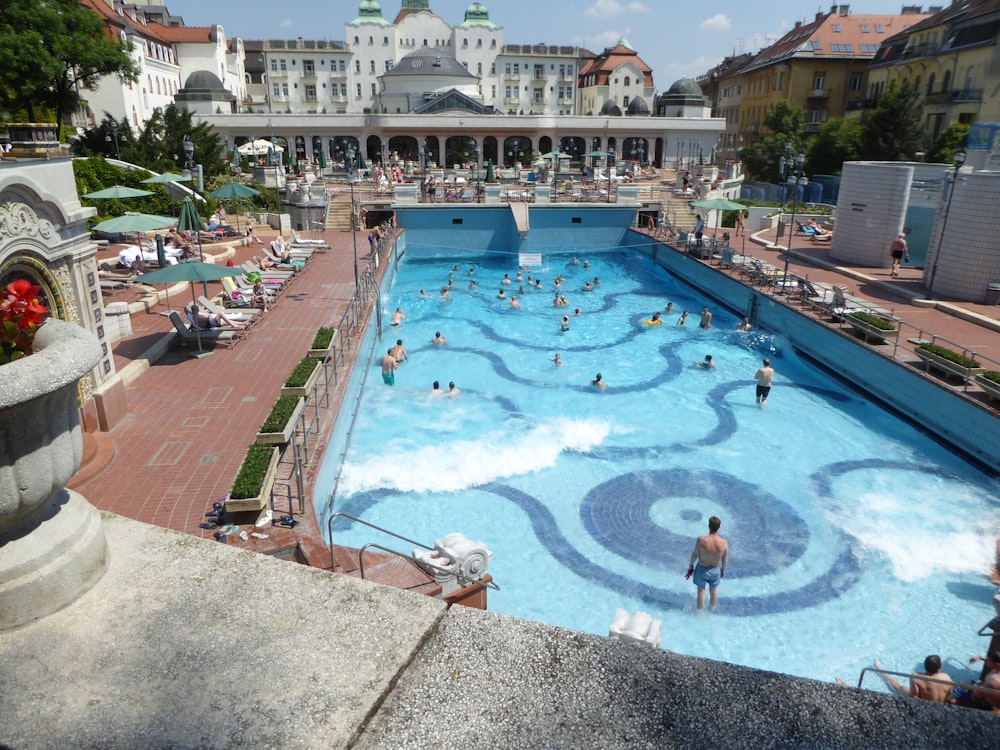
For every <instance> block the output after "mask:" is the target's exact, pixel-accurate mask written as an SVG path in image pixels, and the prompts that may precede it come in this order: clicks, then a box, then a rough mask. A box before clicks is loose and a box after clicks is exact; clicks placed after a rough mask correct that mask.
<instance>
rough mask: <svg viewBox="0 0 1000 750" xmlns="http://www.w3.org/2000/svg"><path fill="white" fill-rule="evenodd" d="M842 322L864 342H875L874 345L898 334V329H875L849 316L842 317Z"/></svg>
mask: <svg viewBox="0 0 1000 750" xmlns="http://www.w3.org/2000/svg"><path fill="white" fill-rule="evenodd" d="M844 321H846V322H847V323H848V324H849V325H850V326H851V328H853V329H854V330H855V331H857V332H858V333H860V334H861V336H862V337H863V338H864V340H865V341H866V342H870V341H875V342H876V343H879V344H884V343H885V342H886V339H890V338H895V336H896V334H898V333H899V329H898V328H890V329H888V330H883V329H881V328H876V327H875V326H873V325H871V324H869V323H866V322H865V321H863V320H858V319H857V318H855V317H854V316H853V315H849V314H848V315H845V316H844Z"/></svg>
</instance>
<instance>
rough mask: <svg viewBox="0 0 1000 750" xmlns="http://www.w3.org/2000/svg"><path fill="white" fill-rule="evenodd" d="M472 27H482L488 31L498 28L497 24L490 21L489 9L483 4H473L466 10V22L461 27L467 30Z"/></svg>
mask: <svg viewBox="0 0 1000 750" xmlns="http://www.w3.org/2000/svg"><path fill="white" fill-rule="evenodd" d="M471 26H481V27H484V28H487V29H495V28H497V26H496V24H495V23H493V22H492V21H490V11H489V8H487V7H486V6H485V5H483V4H482V3H473V4H472V5H470V6H469V7H468V8H466V9H465V20H464V21H463V22H462V26H461V27H462V28H463V29H467V28H469V27H471Z"/></svg>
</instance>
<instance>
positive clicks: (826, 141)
mask: <svg viewBox="0 0 1000 750" xmlns="http://www.w3.org/2000/svg"><path fill="white" fill-rule="evenodd" d="M863 131H864V128H863V126H862V124H861V121H860V120H857V119H850V120H830V121H829V122H827V123H825V124H824V125H823V127H822V128H821V129H820V131H819V135H817V136H816V138H814V139H813V141H812V142H811V143H810V144H809V154H808V158H807V160H806V172H807V173H808V174H840V172H841V171H842V169H843V166H844V162H845V161H855V160H857V159H858V157H859V156H860V155H861V136H862V133H863Z"/></svg>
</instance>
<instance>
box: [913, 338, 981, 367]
mask: <svg viewBox="0 0 1000 750" xmlns="http://www.w3.org/2000/svg"><path fill="white" fill-rule="evenodd" d="M920 348H921V349H923V350H924V351H927V352H930V353H931V354H936V355H937V356H939V357H940V358H941V359H946V360H948V361H949V362H954V363H955V364H956V365H958V366H959V367H965V368H967V369H971V368H973V367H979V363H978V362H977V361H976V360H974V359H969V358H968V357H963V356H962V355H961V354H959V353H958V352H955V351H952V350H951V349H947V348H945V347H943V346H937V345H936V344H921V345H920Z"/></svg>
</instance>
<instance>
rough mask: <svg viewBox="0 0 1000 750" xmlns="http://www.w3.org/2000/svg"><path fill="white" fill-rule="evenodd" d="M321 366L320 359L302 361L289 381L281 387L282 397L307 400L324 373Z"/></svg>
mask: <svg viewBox="0 0 1000 750" xmlns="http://www.w3.org/2000/svg"><path fill="white" fill-rule="evenodd" d="M320 364H321V362H320V361H319V360H318V359H313V358H312V357H306V358H305V359H303V360H302V361H300V362H299V363H298V364H297V365H295V369H294V370H292V374H291V375H289V376H288V380H286V381H285V384H284V385H283V386H282V387H281V395H282V396H301V397H303V398H305V397H306V396H308V395H309V394H311V393H312V392H313V389H314V388H315V387H316V381H318V380H319V376H320V373H321V372H322V368H321V367H320Z"/></svg>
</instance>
